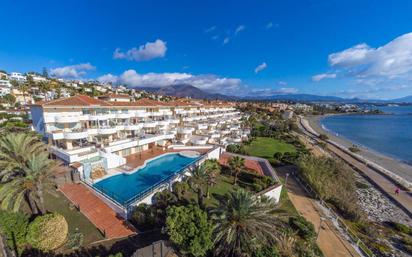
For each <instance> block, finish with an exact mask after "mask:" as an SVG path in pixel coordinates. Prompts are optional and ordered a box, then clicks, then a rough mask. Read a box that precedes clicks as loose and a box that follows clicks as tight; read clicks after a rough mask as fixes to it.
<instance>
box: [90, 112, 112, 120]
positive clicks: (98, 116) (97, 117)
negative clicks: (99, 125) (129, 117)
mask: <svg viewBox="0 0 412 257" xmlns="http://www.w3.org/2000/svg"><path fill="white" fill-rule="evenodd" d="M112 117H113V115H111V114H109V113H108V114H91V115H90V116H89V119H90V120H108V119H111V118H112Z"/></svg>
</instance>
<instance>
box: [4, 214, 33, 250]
mask: <svg viewBox="0 0 412 257" xmlns="http://www.w3.org/2000/svg"><path fill="white" fill-rule="evenodd" d="M28 225H29V218H28V217H27V216H26V215H24V214H22V213H14V212H8V211H2V210H0V231H1V232H2V234H3V235H5V237H6V240H7V241H6V242H7V245H8V246H9V248H10V249H14V248H15V247H17V249H18V250H19V252H20V250H22V249H23V248H24V245H25V244H26V243H27V240H26V234H27V229H28ZM14 241H15V242H16V246H15V245H14Z"/></svg>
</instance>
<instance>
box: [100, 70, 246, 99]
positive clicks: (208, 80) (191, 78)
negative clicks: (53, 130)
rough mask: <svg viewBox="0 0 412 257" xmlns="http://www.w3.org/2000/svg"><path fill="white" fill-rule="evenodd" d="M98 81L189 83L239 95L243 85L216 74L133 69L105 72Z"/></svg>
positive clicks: (134, 84) (155, 84) (132, 84)
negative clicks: (139, 71)
mask: <svg viewBox="0 0 412 257" xmlns="http://www.w3.org/2000/svg"><path fill="white" fill-rule="evenodd" d="M98 80H99V81H101V82H103V81H105V82H106V83H107V82H112V83H113V84H124V85H127V86H129V87H165V86H170V85H174V84H190V85H193V86H195V87H198V88H200V89H202V90H206V91H208V92H213V93H223V94H233V95H239V93H240V92H243V91H242V90H239V89H241V88H243V87H244V85H243V84H242V81H241V80H240V79H237V78H225V77H218V76H216V75H210V74H209V75H208V74H206V75H193V74H190V73H178V72H171V73H145V74H140V73H137V72H136V71H135V70H132V69H131V70H126V71H125V72H123V73H122V74H121V75H119V76H115V75H112V74H110V73H109V74H106V75H103V76H101V77H99V78H98Z"/></svg>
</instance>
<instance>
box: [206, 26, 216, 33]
mask: <svg viewBox="0 0 412 257" xmlns="http://www.w3.org/2000/svg"><path fill="white" fill-rule="evenodd" d="M215 30H216V26H212V27H209V28H207V29H205V33H210V32H213V31H215Z"/></svg>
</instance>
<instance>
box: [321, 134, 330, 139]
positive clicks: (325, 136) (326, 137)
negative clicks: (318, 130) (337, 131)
mask: <svg viewBox="0 0 412 257" xmlns="http://www.w3.org/2000/svg"><path fill="white" fill-rule="evenodd" d="M319 139H321V140H328V139H329V137H328V136H327V135H326V134H320V135H319Z"/></svg>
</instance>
